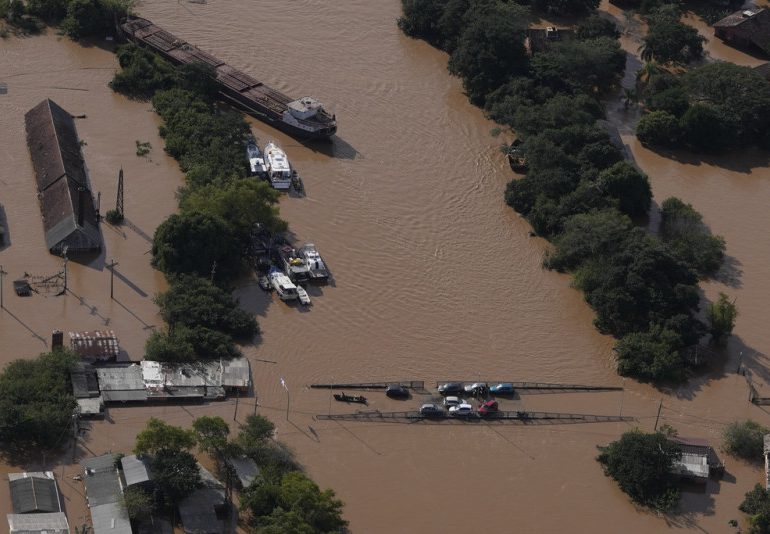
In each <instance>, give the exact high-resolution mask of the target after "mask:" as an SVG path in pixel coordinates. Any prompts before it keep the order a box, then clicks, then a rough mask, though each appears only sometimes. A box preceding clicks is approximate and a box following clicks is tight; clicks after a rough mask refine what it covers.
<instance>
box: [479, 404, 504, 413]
mask: <svg viewBox="0 0 770 534" xmlns="http://www.w3.org/2000/svg"><path fill="white" fill-rule="evenodd" d="M499 410H500V407H499V406H498V405H497V401H496V400H489V401H487V402H485V403H483V404H482V405H481V406H479V415H490V414H496V413H497V412H498V411H499Z"/></svg>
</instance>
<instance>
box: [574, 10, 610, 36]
mask: <svg viewBox="0 0 770 534" xmlns="http://www.w3.org/2000/svg"><path fill="white" fill-rule="evenodd" d="M576 35H577V38H578V39H595V38H597V37H610V38H611V39H619V38H620V32H619V31H618V27H617V26H615V23H614V22H613V21H611V20H608V19H605V18H603V17H600V16H598V15H591V16H590V17H588V18H587V19H585V20H584V21H583V22H581V23H580V24H579V25H578V27H577V31H576Z"/></svg>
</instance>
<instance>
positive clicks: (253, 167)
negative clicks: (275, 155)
mask: <svg viewBox="0 0 770 534" xmlns="http://www.w3.org/2000/svg"><path fill="white" fill-rule="evenodd" d="M246 157H247V158H248V160H249V170H250V171H251V175H252V176H260V177H261V176H265V174H266V173H267V167H266V166H265V160H264V158H263V157H262V153H261V152H260V151H259V146H257V141H256V140H255V139H254V138H253V137H250V138H249V140H248V141H247V142H246Z"/></svg>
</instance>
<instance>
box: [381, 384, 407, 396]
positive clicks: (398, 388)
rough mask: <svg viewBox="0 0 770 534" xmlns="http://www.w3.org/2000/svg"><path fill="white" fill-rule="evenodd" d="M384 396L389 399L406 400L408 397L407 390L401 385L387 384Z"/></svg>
mask: <svg viewBox="0 0 770 534" xmlns="http://www.w3.org/2000/svg"><path fill="white" fill-rule="evenodd" d="M385 395H387V396H388V397H390V398H391V399H406V398H407V397H409V390H408V389H406V388H405V387H404V386H402V385H401V384H388V386H387V387H386V388H385Z"/></svg>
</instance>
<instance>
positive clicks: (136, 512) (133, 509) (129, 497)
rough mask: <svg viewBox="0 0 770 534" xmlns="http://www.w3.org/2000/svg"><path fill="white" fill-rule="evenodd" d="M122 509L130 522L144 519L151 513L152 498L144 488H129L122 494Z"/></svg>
mask: <svg viewBox="0 0 770 534" xmlns="http://www.w3.org/2000/svg"><path fill="white" fill-rule="evenodd" d="M123 508H124V509H125V512H126V515H127V516H128V518H129V519H131V520H132V521H137V520H142V519H145V518H147V517H149V516H150V515H152V512H153V502H152V496H151V495H150V494H149V493H147V492H146V491H145V490H144V488H141V487H139V486H129V487H127V488H126V489H125V491H124V492H123Z"/></svg>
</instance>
